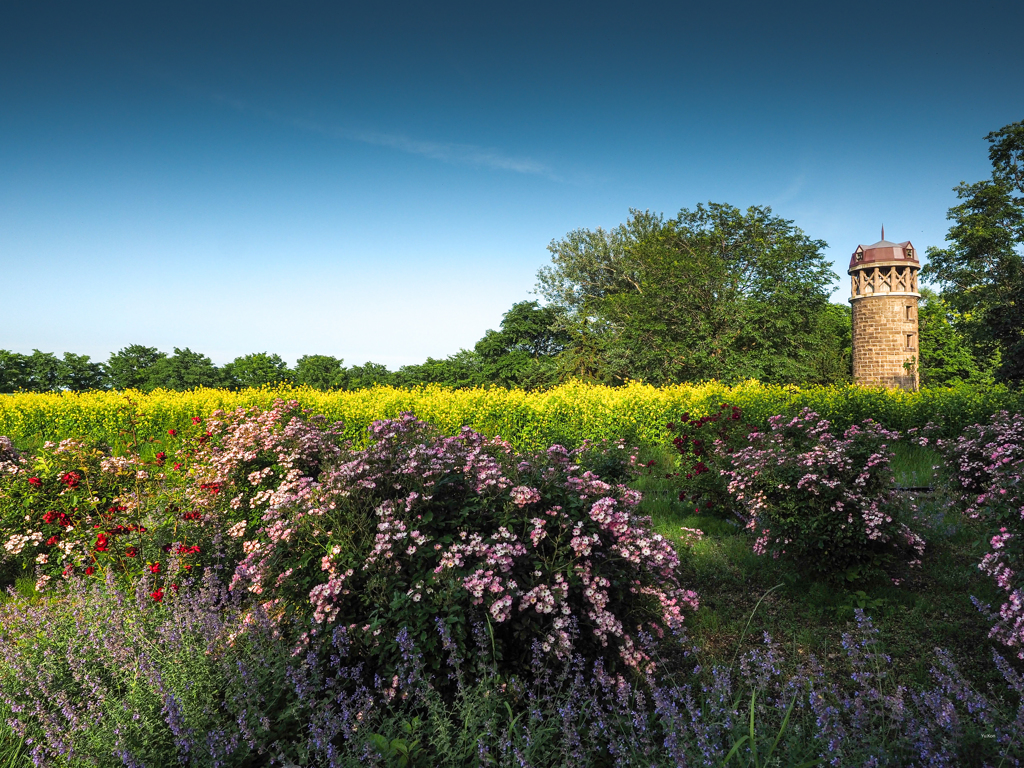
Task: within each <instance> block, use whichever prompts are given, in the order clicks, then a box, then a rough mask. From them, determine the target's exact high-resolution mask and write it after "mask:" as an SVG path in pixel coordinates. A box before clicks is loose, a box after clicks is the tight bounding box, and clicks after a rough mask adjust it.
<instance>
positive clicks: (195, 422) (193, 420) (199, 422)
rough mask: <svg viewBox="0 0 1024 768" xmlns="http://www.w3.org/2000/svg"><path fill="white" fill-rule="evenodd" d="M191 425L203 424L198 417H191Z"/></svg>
mask: <svg viewBox="0 0 1024 768" xmlns="http://www.w3.org/2000/svg"><path fill="white" fill-rule="evenodd" d="M192 423H193V424H202V423H203V419H202V417H200V416H193V417H192Z"/></svg>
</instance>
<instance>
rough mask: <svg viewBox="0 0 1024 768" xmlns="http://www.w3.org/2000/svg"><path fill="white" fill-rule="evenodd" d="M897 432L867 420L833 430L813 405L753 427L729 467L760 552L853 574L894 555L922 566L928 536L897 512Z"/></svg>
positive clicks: (813, 568)
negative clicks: (893, 445) (893, 462)
mask: <svg viewBox="0 0 1024 768" xmlns="http://www.w3.org/2000/svg"><path fill="white" fill-rule="evenodd" d="M897 437H898V435H896V434H894V433H891V432H888V431H886V430H885V429H883V428H882V427H880V426H879V425H878V424H876V423H874V422H871V421H867V422H865V423H864V424H863V425H861V426H856V425H855V426H852V427H850V428H849V429H847V430H846V431H845V433H843V434H842V436H836V435H835V434H834V433H833V431H832V425H831V424H830V423H829V422H828V421H827V420H825V419H822V418H820V417H819V416H818V415H817V414H816V413H813V412H812V411H809V410H805V411H803V412H802V413H801V414H800V415H799V416H797V417H794V418H792V419H790V418H786V417H782V416H774V417H772V418H771V419H769V428H768V431H766V432H752V433H751V434H750V435H749V440H750V444H749V445H748V446H747V447H745V448H743V449H741V450H739V451H737V452H736V453H733V454H732V455H731V457H730V461H731V464H732V469H731V470H728V471H727V472H726V473H725V474H726V475H727V477H728V478H729V486H728V488H729V493H730V494H732V496H733V498H734V499H735V500H736V502H737V503H738V504H739V505H740V506H741V507H742V509H743V515H744V519H745V520H746V523H747V528H749V529H750V530H751V531H752V532H753V533H754V534H755V536H756V541H755V543H754V551H755V552H756V553H758V554H765V553H771V554H772V555H773V556H774V557H783V558H785V559H787V560H790V561H792V562H794V563H795V564H797V565H798V567H800V568H801V569H804V570H807V571H810V572H813V573H818V574H821V575H825V576H837V575H845V576H846V577H847V578H848V579H851V580H852V579H854V578H860V577H863V576H865V575H870V574H873V573H877V572H878V571H879V570H880V569H881V568H882V567H883V566H885V565H887V564H888V563H889V562H890V561H891V560H892V559H893V557H894V556H896V555H903V554H909V555H910V558H911V559H910V562H911V564H917V563H919V562H920V558H921V556H922V554H923V552H924V541H923V540H922V539H921V538H920V537H919V536H917V535H916V534H915V533H913V532H912V531H911V530H910V529H909V528H907V527H906V525H904V524H903V523H900V522H897V521H896V520H895V519H894V517H893V514H894V507H893V501H894V498H893V497H894V493H893V485H894V481H893V475H892V471H891V469H890V467H889V462H890V460H891V458H892V451H891V450H890V449H889V443H890V442H892V441H893V440H895V439H897Z"/></svg>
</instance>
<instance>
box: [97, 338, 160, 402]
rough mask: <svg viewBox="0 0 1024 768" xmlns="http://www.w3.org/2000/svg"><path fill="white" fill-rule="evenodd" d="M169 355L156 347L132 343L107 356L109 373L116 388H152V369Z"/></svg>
mask: <svg viewBox="0 0 1024 768" xmlns="http://www.w3.org/2000/svg"><path fill="white" fill-rule="evenodd" d="M166 358H167V355H166V354H164V353H163V352H161V351H160V350H158V349H157V348H156V347H146V346H143V345H142V344H130V345H129V346H127V347H124V348H123V349H121V350H118V351H117V352H115V353H114V354H112V355H111V356H110V357H109V358H107V363H106V368H107V375H108V376H109V377H110V383H111V385H112V386H113V387H114V389H121V390H123V389H139V390H142V391H146V390H148V389H152V388H153V387H151V386H150V385H149V375H150V370H151V369H152V368H153V366H154V365H156V364H157V362H159V361H160V360H164V359H166Z"/></svg>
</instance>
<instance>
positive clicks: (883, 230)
mask: <svg viewBox="0 0 1024 768" xmlns="http://www.w3.org/2000/svg"><path fill="white" fill-rule="evenodd" d="M882 239H883V240H885V224H883V225H882Z"/></svg>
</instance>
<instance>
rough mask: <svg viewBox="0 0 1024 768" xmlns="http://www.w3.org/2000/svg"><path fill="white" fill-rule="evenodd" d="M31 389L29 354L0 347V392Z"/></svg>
mask: <svg viewBox="0 0 1024 768" xmlns="http://www.w3.org/2000/svg"><path fill="white" fill-rule="evenodd" d="M29 390H30V379H29V364H28V355H23V354H21V353H20V352H11V351H10V350H7V349H0V392H3V393H10V392H19V391H29Z"/></svg>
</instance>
